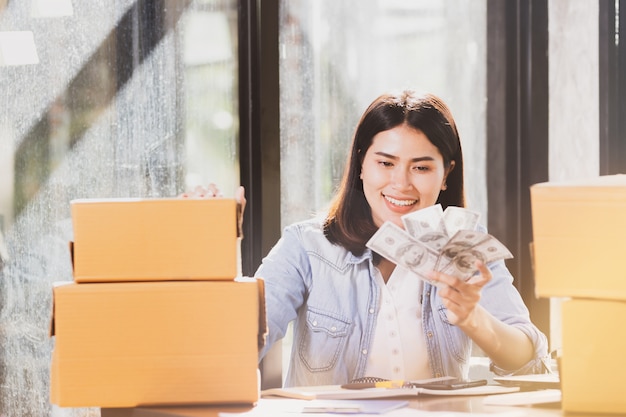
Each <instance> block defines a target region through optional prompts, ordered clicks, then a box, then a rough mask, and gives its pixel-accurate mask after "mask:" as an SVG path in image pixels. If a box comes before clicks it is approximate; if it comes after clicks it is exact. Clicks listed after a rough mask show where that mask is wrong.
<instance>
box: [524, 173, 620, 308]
mask: <svg viewBox="0 0 626 417" xmlns="http://www.w3.org/2000/svg"><path fill="white" fill-rule="evenodd" d="M530 196H531V208H532V225H533V226H532V227H533V253H534V268H535V292H536V294H537V296H539V297H583V298H604V299H619V300H626V264H625V263H624V242H625V238H626V175H607V176H601V177H597V178H592V179H590V180H586V181H573V182H567V183H551V182H547V183H541V184H535V185H533V186H531V187H530Z"/></svg>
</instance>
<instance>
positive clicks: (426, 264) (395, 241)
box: [366, 222, 438, 281]
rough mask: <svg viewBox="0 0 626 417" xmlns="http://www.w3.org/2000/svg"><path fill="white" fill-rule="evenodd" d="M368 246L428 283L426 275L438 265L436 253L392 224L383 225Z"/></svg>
mask: <svg viewBox="0 0 626 417" xmlns="http://www.w3.org/2000/svg"><path fill="white" fill-rule="evenodd" d="M366 246H367V247H368V248H370V249H372V250H373V251H375V252H376V253H378V254H380V255H381V256H383V257H385V258H387V259H389V260H390V261H391V262H393V263H395V264H396V265H402V266H403V267H404V268H407V269H409V270H411V271H413V272H415V273H416V274H417V275H418V276H419V277H420V278H422V279H424V280H427V281H428V278H427V277H426V273H427V272H428V271H432V270H434V268H435V264H436V263H437V258H438V253H437V252H436V251H434V250H432V249H431V248H429V247H428V246H426V245H424V244H423V243H421V242H419V241H417V240H416V239H413V238H412V237H411V236H410V235H409V234H408V233H407V232H406V231H404V230H403V229H402V228H400V227H399V226H397V225H396V224H394V223H391V222H385V223H383V225H382V226H381V227H380V228H379V229H378V230H377V231H376V233H374V235H373V236H372V237H371V238H370V240H369V241H368V242H367V243H366Z"/></svg>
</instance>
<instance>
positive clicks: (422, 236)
mask: <svg viewBox="0 0 626 417" xmlns="http://www.w3.org/2000/svg"><path fill="white" fill-rule="evenodd" d="M479 217H480V214H479V213H477V212H474V211H471V210H468V209H466V208H463V207H454V206H449V207H448V208H446V210H445V211H444V210H443V209H442V208H441V204H436V205H434V206H430V207H427V208H423V209H421V210H418V211H414V212H412V213H409V214H407V215H405V216H403V217H402V223H403V225H404V229H402V228H401V227H399V226H397V225H396V224H395V223H392V222H389V221H387V222H385V223H383V225H382V226H381V227H380V228H379V229H378V231H377V232H376V233H375V234H374V235H373V236H372V238H371V239H370V240H369V241H368V242H367V244H366V245H367V247H368V248H370V249H372V250H373V251H375V252H377V253H379V254H380V255H381V256H384V257H385V258H387V259H389V260H390V261H392V262H393V263H395V264H396V265H402V266H403V267H405V268H408V269H410V270H411V271H413V272H415V273H416V274H417V275H418V276H419V277H420V278H422V279H424V280H427V281H428V278H427V277H426V272H427V271H433V270H434V271H441V272H444V273H446V274H449V275H454V276H456V277H458V278H460V279H464V280H467V279H469V278H470V277H471V276H472V275H474V274H475V273H476V271H477V269H476V266H475V264H476V260H481V261H483V262H484V263H485V264H487V263H489V262H494V261H498V260H502V259H508V258H512V257H513V255H512V254H511V252H510V251H509V250H508V249H507V248H506V246H504V245H503V244H502V243H501V242H500V241H499V240H498V239H496V238H495V237H493V236H492V235H490V234H488V233H485V232H480V231H477V230H476V225H477V224H478V219H479Z"/></svg>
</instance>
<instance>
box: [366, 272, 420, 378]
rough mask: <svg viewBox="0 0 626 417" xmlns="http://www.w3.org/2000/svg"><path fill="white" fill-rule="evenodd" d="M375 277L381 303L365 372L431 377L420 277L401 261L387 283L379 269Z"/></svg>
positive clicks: (408, 376) (383, 375) (380, 374)
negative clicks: (402, 264) (423, 319)
mask: <svg viewBox="0 0 626 417" xmlns="http://www.w3.org/2000/svg"><path fill="white" fill-rule="evenodd" d="M375 279H376V280H377V281H378V284H379V287H380V288H381V307H380V311H379V313H378V317H377V319H376V327H375V329H374V340H373V343H372V346H371V347H370V353H369V356H368V358H367V368H366V373H365V375H366V376H373V377H380V378H386V379H402V380H415V379H426V378H431V377H432V373H431V370H430V365H429V364H428V354H427V351H426V341H425V340H424V332H423V330H422V303H421V299H422V288H423V282H422V280H421V279H419V278H418V277H417V276H415V273H413V272H410V271H409V270H407V269H405V268H403V267H401V266H400V265H398V266H396V267H395V269H394V270H393V272H392V273H391V276H390V277H389V280H388V281H387V284H386V285H385V282H384V280H383V277H382V275H381V274H380V272H379V271H378V270H377V274H376V277H375Z"/></svg>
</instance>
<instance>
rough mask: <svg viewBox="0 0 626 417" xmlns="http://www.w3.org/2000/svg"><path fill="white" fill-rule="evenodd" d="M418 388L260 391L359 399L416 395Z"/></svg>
mask: <svg viewBox="0 0 626 417" xmlns="http://www.w3.org/2000/svg"><path fill="white" fill-rule="evenodd" d="M420 391H421V389H420V388H365V389H346V388H341V386H340V385H317V386H310V387H288V388H270V389H266V390H263V391H261V397H263V398H268V397H286V398H298V399H302V400H315V399H317V400H361V399H372V398H389V397H406V396H409V397H411V396H413V397H414V396H416V395H417V394H418V393H419V392H420Z"/></svg>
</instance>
